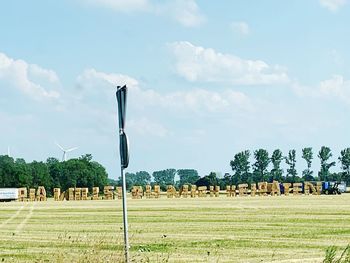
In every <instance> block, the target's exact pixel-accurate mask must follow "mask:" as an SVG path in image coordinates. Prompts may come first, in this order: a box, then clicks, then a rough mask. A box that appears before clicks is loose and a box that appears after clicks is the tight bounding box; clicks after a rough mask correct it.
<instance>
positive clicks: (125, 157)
mask: <svg viewBox="0 0 350 263" xmlns="http://www.w3.org/2000/svg"><path fill="white" fill-rule="evenodd" d="M126 98H127V88H126V86H123V87H120V86H118V87H117V101H118V118H119V143H120V144H119V148H120V149H119V150H120V163H121V166H122V168H127V167H128V165H129V143H128V137H127V136H126V134H125V132H124V128H125V118H126Z"/></svg>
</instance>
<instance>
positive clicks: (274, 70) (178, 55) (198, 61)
mask: <svg viewBox="0 0 350 263" xmlns="http://www.w3.org/2000/svg"><path fill="white" fill-rule="evenodd" d="M170 48H171V50H172V52H173V54H174V56H175V59H176V70H177V73H178V74H179V75H180V76H182V77H184V78H185V79H187V80H189V81H192V82H194V81H202V82H226V83H230V84H243V85H260V84H275V83H287V82H288V81H289V78H288V75H287V73H286V72H285V70H284V69H282V68H281V67H279V66H277V65H276V66H270V65H268V64H267V63H266V62H264V61H262V60H246V59H242V58H239V57H237V56H234V55H230V54H222V53H219V52H217V51H215V50H214V49H211V48H203V47H200V46H195V45H193V44H191V43H189V42H175V43H172V44H170Z"/></svg>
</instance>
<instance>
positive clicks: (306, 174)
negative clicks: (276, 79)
mask: <svg viewBox="0 0 350 263" xmlns="http://www.w3.org/2000/svg"><path fill="white" fill-rule="evenodd" d="M302 153H303V155H302V158H303V159H304V160H305V161H306V164H307V169H305V170H304V171H303V179H304V180H305V181H313V180H315V178H314V177H313V176H312V174H313V171H311V164H312V159H313V153H312V148H311V147H306V148H304V149H303V150H302Z"/></svg>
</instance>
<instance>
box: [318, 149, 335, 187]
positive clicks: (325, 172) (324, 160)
mask: <svg viewBox="0 0 350 263" xmlns="http://www.w3.org/2000/svg"><path fill="white" fill-rule="evenodd" d="M317 156H318V158H320V161H321V169H320V171H319V172H318V177H319V179H320V180H321V181H327V180H329V175H330V172H329V169H330V168H331V167H333V166H335V162H328V160H329V159H330V158H331V157H332V156H333V155H332V151H331V149H330V148H328V147H326V146H322V147H321V150H320V151H319V153H318V155H317Z"/></svg>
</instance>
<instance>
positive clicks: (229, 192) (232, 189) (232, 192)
mask: <svg viewBox="0 0 350 263" xmlns="http://www.w3.org/2000/svg"><path fill="white" fill-rule="evenodd" d="M226 196H228V197H231V196H236V186H235V185H232V186H230V185H227V186H226Z"/></svg>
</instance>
